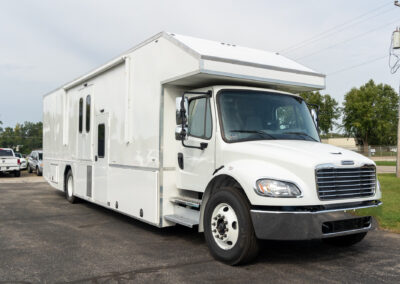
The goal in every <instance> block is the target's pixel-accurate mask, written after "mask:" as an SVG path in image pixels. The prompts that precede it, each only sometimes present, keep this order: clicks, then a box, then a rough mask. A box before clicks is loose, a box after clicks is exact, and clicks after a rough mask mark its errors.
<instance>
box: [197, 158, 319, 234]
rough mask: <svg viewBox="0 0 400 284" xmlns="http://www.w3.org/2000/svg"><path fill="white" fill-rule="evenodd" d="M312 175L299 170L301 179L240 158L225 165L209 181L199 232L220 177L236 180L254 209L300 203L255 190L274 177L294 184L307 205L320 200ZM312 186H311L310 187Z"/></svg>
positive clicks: (291, 173) (283, 170) (274, 165)
mask: <svg viewBox="0 0 400 284" xmlns="http://www.w3.org/2000/svg"><path fill="white" fill-rule="evenodd" d="M307 172H308V174H307ZM312 172H313V171H312V170H308V171H306V172H299V171H297V173H300V174H302V176H301V177H300V176H298V175H296V174H295V173H294V171H290V170H289V169H287V168H283V167H281V166H278V165H276V164H273V163H269V162H267V161H262V160H256V159H241V160H236V161H234V162H231V163H228V164H225V165H224V167H223V168H222V169H220V170H219V171H218V172H217V173H216V174H215V176H214V177H213V178H212V179H211V180H210V181H209V183H208V185H207V187H206V190H205V192H204V195H203V200H202V205H201V208H200V224H199V231H200V232H202V231H203V213H204V209H205V206H206V204H207V202H208V200H209V198H210V196H211V194H212V189H213V188H214V183H215V181H216V180H217V179H218V178H221V177H224V178H227V179H232V180H235V181H236V182H237V183H238V184H239V185H240V186H241V188H242V189H243V191H244V193H245V195H246V196H247V198H248V200H249V202H250V204H251V205H253V206H254V205H259V206H279V205H290V203H294V202H296V204H299V200H298V199H296V198H293V199H292V198H270V197H264V196H260V195H258V194H257V193H256V192H255V191H254V188H255V185H256V181H257V180H258V179H260V178H271V179H276V180H283V181H290V182H292V183H295V184H296V185H297V186H298V187H299V188H300V190H301V191H302V193H303V197H305V198H304V200H306V201H305V202H307V203H308V202H309V201H310V199H312V197H314V198H317V196H316V191H315V177H314V176H313V175H312V174H310V173H312ZM310 184H311V185H312V186H310ZM310 187H311V190H310Z"/></svg>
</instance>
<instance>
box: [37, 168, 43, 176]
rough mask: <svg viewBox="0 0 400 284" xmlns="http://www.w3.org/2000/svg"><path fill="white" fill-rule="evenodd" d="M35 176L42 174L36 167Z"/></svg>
mask: <svg viewBox="0 0 400 284" xmlns="http://www.w3.org/2000/svg"><path fill="white" fill-rule="evenodd" d="M36 175H37V176H41V175H42V172H41V171H40V170H39V167H36Z"/></svg>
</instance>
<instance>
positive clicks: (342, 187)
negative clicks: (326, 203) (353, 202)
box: [316, 165, 376, 200]
mask: <svg viewBox="0 0 400 284" xmlns="http://www.w3.org/2000/svg"><path fill="white" fill-rule="evenodd" d="M316 181H317V191H318V196H319V199H320V200H333V199H345V198H356V197H367V196H371V195H374V194H375V187H376V170H375V166H373V165H370V166H363V167H360V168H320V169H317V170H316Z"/></svg>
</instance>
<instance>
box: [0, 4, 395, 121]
mask: <svg viewBox="0 0 400 284" xmlns="http://www.w3.org/2000/svg"><path fill="white" fill-rule="evenodd" d="M393 2H394V1H388V0H352V1H349V0H335V1H321V0H302V1H293V0H280V1H272V0H264V1H262V0H246V1H226V0H218V1H216V0H213V1H209V0H201V1H198V0H197V1H192V0H186V1H183V0H182V1H181V0H168V1H167V0H165V1H161V0H160V1H155V0H146V1H139V0H131V1H128V0H112V1H111V0H109V1H105V0H68V1H65V0H57V1H55V0H40V1H37V0H26V1H23V0H0V121H2V122H3V127H4V126H15V124H16V123H22V122H24V121H32V122H36V121H41V120H42V96H43V95H44V94H46V93H48V92H49V91H51V90H53V89H55V88H57V87H59V86H61V85H62V84H64V83H66V82H69V81H71V80H72V79H75V78H76V77H78V76H80V75H83V74H85V73H87V72H88V71H90V70H92V69H93V68H95V67H98V66H100V65H102V64H103V63H105V62H107V61H108V60H110V59H112V58H114V57H116V56H117V55H119V54H121V53H122V52H124V51H126V50H128V49H129V48H131V47H133V46H135V45H136V44H139V43H141V42H142V41H144V40H146V39H147V38H149V37H151V36H153V35H155V34H157V33H158V32H160V31H168V32H173V33H177V34H183V35H189V36H194V37H200V38H205V39H210V40H216V41H220V42H228V43H232V44H236V45H242V46H247V47H252V48H257V49H262V50H268V51H274V52H279V53H280V54H282V55H285V56H287V57H289V58H291V59H294V60H296V61H298V62H300V63H301V64H303V65H305V66H307V67H309V68H311V69H313V70H315V71H318V72H320V73H324V74H326V75H327V79H326V89H325V90H323V91H322V93H324V94H325V93H327V94H330V95H331V96H332V97H334V98H335V99H336V100H337V101H339V103H342V102H343V99H344V95H345V94H346V92H348V91H349V90H350V89H351V88H353V87H359V86H361V85H363V84H365V83H366V82H367V81H368V80H369V79H371V78H372V79H374V81H375V82H377V83H385V84H389V85H391V86H392V87H393V88H394V89H395V90H398V89H399V83H400V71H399V72H398V73H397V74H394V75H393V74H391V73H390V72H389V67H388V57H387V56H388V55H389V46H390V39H391V34H392V32H393V31H394V30H395V28H396V26H400V7H395V6H394V5H393ZM385 56H386V57H385ZM383 57H384V58H383ZM364 63H365V64H364ZM354 66H358V67H355V68H351V67H354Z"/></svg>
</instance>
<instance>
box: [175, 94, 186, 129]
mask: <svg viewBox="0 0 400 284" xmlns="http://www.w3.org/2000/svg"><path fill="white" fill-rule="evenodd" d="M175 107H176V124H177V125H182V124H186V122H187V111H188V109H189V101H188V99H187V98H185V99H184V102H183V109H182V97H178V98H176V103H175Z"/></svg>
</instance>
